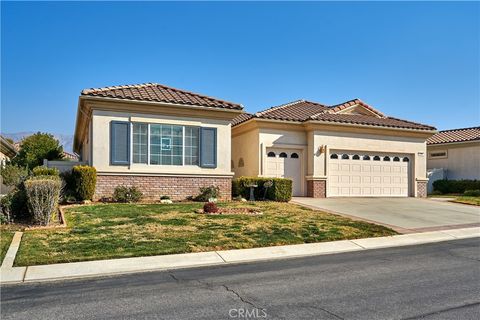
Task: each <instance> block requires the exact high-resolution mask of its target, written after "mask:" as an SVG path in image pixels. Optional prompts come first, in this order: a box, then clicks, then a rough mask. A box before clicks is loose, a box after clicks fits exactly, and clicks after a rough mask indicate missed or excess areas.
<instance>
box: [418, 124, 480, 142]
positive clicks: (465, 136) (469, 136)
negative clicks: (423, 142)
mask: <svg viewBox="0 0 480 320" xmlns="http://www.w3.org/2000/svg"><path fill="white" fill-rule="evenodd" d="M476 140H480V127H472V128H461V129H451V130H444V131H440V132H439V133H437V134H435V135H433V136H432V137H430V138H428V139H427V144H428V145H432V144H442V143H452V142H466V141H476Z"/></svg>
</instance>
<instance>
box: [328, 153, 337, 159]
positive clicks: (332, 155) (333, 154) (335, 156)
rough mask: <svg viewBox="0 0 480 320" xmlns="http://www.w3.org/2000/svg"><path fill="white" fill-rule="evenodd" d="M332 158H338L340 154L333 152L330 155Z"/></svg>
mask: <svg viewBox="0 0 480 320" xmlns="http://www.w3.org/2000/svg"><path fill="white" fill-rule="evenodd" d="M330 159H338V154H336V153H332V154H331V155H330Z"/></svg>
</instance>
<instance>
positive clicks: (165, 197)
mask: <svg viewBox="0 0 480 320" xmlns="http://www.w3.org/2000/svg"><path fill="white" fill-rule="evenodd" d="M160 200H170V197H169V196H161V197H160Z"/></svg>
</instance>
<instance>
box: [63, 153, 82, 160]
mask: <svg viewBox="0 0 480 320" xmlns="http://www.w3.org/2000/svg"><path fill="white" fill-rule="evenodd" d="M63 160H68V161H78V156H77V155H76V154H74V153H70V152H67V151H63Z"/></svg>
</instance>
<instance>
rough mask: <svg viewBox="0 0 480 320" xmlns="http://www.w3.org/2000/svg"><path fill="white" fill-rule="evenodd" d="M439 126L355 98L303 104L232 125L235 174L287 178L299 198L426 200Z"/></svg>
mask: <svg viewBox="0 0 480 320" xmlns="http://www.w3.org/2000/svg"><path fill="white" fill-rule="evenodd" d="M434 133H436V129H435V128H434V127H431V126H428V125H424V124H419V123H415V122H411V121H406V120H400V119H396V118H392V117H388V116H386V115H384V114H383V113H381V112H380V111H378V110H376V109H374V108H372V107H371V106H369V105H367V104H366V103H364V102H362V101H360V100H358V99H356V100H352V101H348V102H345V103H342V104H339V105H335V106H326V105H323V104H319V103H316V102H310V101H305V100H299V101H295V102H291V103H287V104H284V105H280V106H277V107H273V108H270V109H268V110H265V111H262V112H258V113H255V114H242V115H240V116H238V117H237V118H236V119H234V121H233V122H232V167H233V171H234V172H235V176H263V177H286V178H291V179H292V180H293V195H294V196H309V197H315V198H322V197H335V196H341V197H350V196H374V197H377V196H385V197H392V196H400V197H407V196H416V197H425V196H426V193H427V192H426V183H427V181H428V179H427V178H426V176H427V175H426V169H427V163H426V142H425V141H426V140H427V138H429V137H431V136H432V135H433V134H434Z"/></svg>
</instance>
